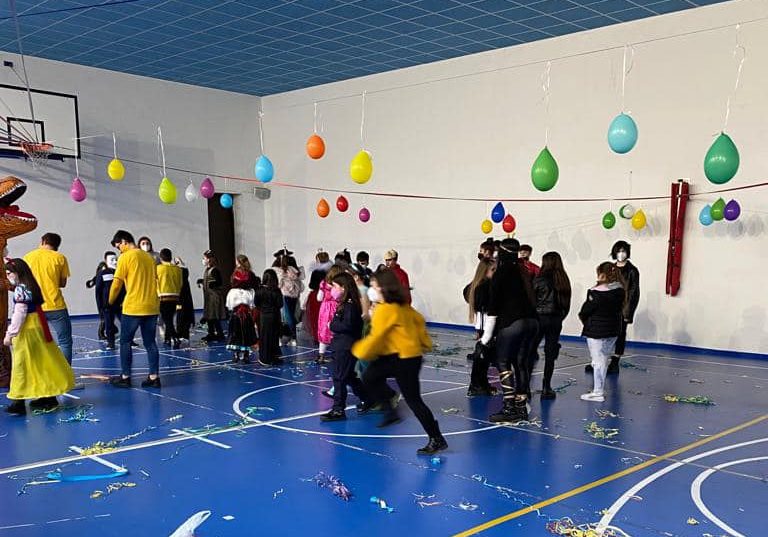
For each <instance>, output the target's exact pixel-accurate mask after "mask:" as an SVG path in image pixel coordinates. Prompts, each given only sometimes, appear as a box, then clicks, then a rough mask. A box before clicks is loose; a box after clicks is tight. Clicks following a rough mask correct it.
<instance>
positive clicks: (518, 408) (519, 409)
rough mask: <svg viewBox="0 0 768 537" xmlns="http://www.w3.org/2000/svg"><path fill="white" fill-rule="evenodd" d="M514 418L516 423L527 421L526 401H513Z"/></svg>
mask: <svg viewBox="0 0 768 537" xmlns="http://www.w3.org/2000/svg"><path fill="white" fill-rule="evenodd" d="M515 417H516V418H517V421H528V401H526V400H525V399H518V400H517V401H515Z"/></svg>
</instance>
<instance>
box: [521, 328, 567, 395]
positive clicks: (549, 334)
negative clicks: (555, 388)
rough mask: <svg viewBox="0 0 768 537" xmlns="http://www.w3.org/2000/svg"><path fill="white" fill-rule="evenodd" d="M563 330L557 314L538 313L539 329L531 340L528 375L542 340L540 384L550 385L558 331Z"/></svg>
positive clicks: (556, 352) (558, 352) (558, 351)
mask: <svg viewBox="0 0 768 537" xmlns="http://www.w3.org/2000/svg"><path fill="white" fill-rule="evenodd" d="M562 330H563V318H562V317H560V316H559V315H540V316H539V330H538V332H537V333H536V339H535V340H534V342H533V348H532V349H533V350H532V351H531V360H530V362H529V364H528V376H529V378H530V374H531V372H532V371H533V362H534V358H535V357H536V353H537V352H538V348H539V344H540V343H541V340H542V339H543V340H544V381H543V383H542V386H543V387H544V388H550V387H551V386H552V374H553V373H554V371H555V360H557V356H558V354H560V332H561V331H562Z"/></svg>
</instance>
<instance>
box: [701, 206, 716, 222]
mask: <svg viewBox="0 0 768 537" xmlns="http://www.w3.org/2000/svg"><path fill="white" fill-rule="evenodd" d="M699 222H701V225H702V226H708V225H710V224H711V223H712V222H713V219H712V206H710V205H705V206H704V208H703V209H702V210H701V212H700V213H699Z"/></svg>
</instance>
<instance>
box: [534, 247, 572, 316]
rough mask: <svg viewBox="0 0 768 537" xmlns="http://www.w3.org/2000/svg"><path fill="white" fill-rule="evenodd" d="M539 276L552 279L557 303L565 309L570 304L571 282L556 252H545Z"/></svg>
mask: <svg viewBox="0 0 768 537" xmlns="http://www.w3.org/2000/svg"><path fill="white" fill-rule="evenodd" d="M539 276H543V277H547V278H551V279H552V283H554V286H555V294H556V295H557V303H558V304H560V306H562V307H565V306H567V305H568V304H570V303H571V280H570V279H569V278H568V274H567V273H566V272H565V268H564V267H563V260H562V258H561V257H560V254H558V253H557V252H547V253H546V254H544V255H543V256H542V257H541V272H540V273H539Z"/></svg>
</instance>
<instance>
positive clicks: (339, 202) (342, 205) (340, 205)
mask: <svg viewBox="0 0 768 537" xmlns="http://www.w3.org/2000/svg"><path fill="white" fill-rule="evenodd" d="M336 208H337V209H338V210H339V212H340V213H345V212H347V209H349V202H348V201H347V198H345V197H344V196H339V197H338V198H336Z"/></svg>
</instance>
